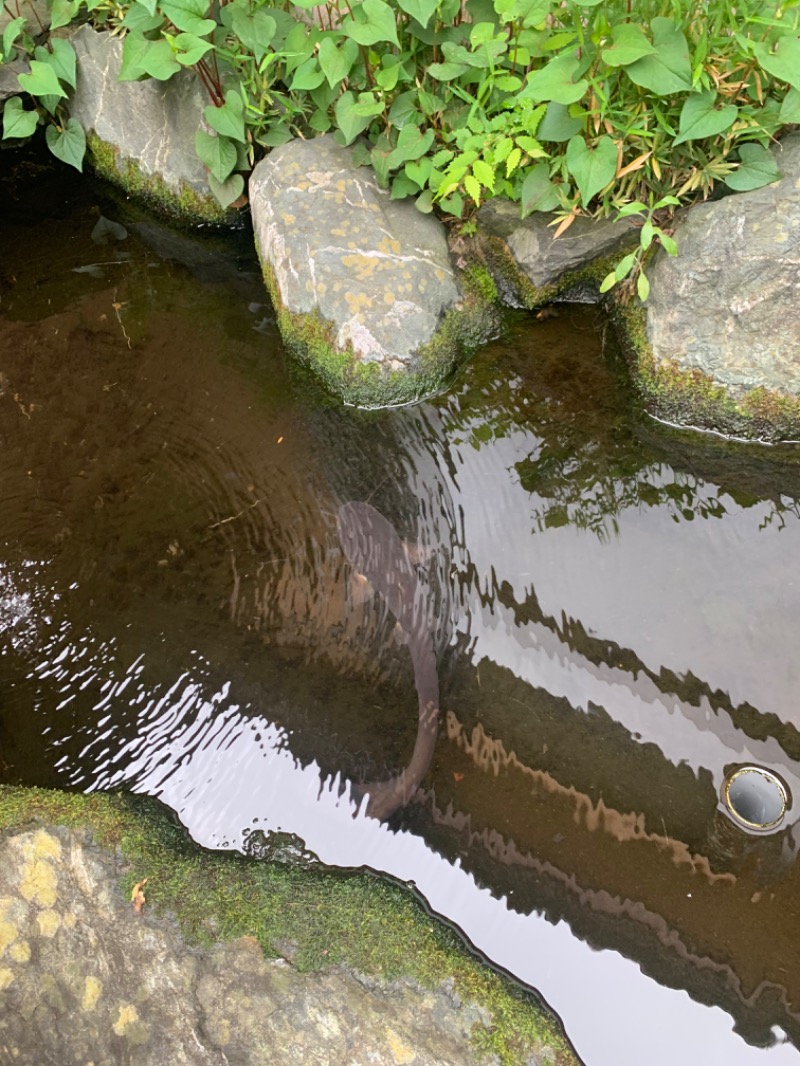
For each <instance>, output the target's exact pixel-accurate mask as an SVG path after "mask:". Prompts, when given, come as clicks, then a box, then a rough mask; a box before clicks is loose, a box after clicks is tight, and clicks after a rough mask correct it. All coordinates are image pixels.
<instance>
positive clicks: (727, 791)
mask: <svg viewBox="0 0 800 1066" xmlns="http://www.w3.org/2000/svg"><path fill="white" fill-rule="evenodd" d="M722 798H723V800H724V801H725V806H726V807H727V808H728V811H729V812H730V814H732V815H733V817H734V819H735V820H736V821H737V822H738V823H739V825H743V826H745V827H746V828H747V829H756V830H761V831H762V832H763V831H764V830H767V829H775V828H777V827H778V826H779V825H780V823H781V822H782V821H783V816H784V814H785V813H786V808H787V806H788V804H789V796H788V793H787V789H786V786H785V785H784V783H783V782H782V781H781V780H780V778H778V777H777V776H776V775H775V774H773V773H772V771H771V770H765V769H764V768H763V767H761V766H744V767H742V768H741V769H740V770H737V771H736V772H735V773H733V774H731V776H730V777H729V778H727V780H726V781H725V784H724V786H723V789H722Z"/></svg>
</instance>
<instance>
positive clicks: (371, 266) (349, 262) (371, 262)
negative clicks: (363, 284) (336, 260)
mask: <svg viewBox="0 0 800 1066" xmlns="http://www.w3.org/2000/svg"><path fill="white" fill-rule="evenodd" d="M377 262H378V261H377V259H371V258H370V257H369V256H368V255H360V254H355V255H343V256H342V266H343V267H345V268H346V269H347V270H351V271H352V272H353V273H354V274H355V276H356V277H357V278H358V280H359V281H364V280H365V279H367V278H371V277H372V275H373V274H374V273H375V267H376V265H377Z"/></svg>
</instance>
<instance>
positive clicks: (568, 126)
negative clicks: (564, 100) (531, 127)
mask: <svg viewBox="0 0 800 1066" xmlns="http://www.w3.org/2000/svg"><path fill="white" fill-rule="evenodd" d="M583 122H584V120H583V118H573V117H572V116H571V115H570V113H569V109H568V108H567V106H566V104H559V103H556V101H555V100H551V101H550V103H549V104H548V105H547V110H546V111H545V113H544V118H543V119H542V121H541V122H540V123H539V129H538V130H537V134H538V136H539V140H541V141H552V142H553V143H554V144H561V143H563V142H564V141H568V140H569V139H570V137H574V136H575V134H576V133H580V132H581V131H582V130H583Z"/></svg>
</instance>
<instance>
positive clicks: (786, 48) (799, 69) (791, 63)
mask: <svg viewBox="0 0 800 1066" xmlns="http://www.w3.org/2000/svg"><path fill="white" fill-rule="evenodd" d="M751 47H752V49H753V54H754V55H755V57H756V59H757V60H758V62H759V63H760V64H761V66H762V67H763V69H764V70H766V72H767V73H768V74H771V75H772V76H773V78H777V79H778V81H786V82H788V83H789V85H791V86H792V88H793V89H800V37H789V36H788V35H787V36H785V37H781V38H780V39H779V41H778V43H777V45H776V47H775V51H774V52H771V51H770V49H769V45H767V44H763V43H761V42H754V43H753V44H752V45H751Z"/></svg>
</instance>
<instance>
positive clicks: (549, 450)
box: [0, 164, 800, 1066]
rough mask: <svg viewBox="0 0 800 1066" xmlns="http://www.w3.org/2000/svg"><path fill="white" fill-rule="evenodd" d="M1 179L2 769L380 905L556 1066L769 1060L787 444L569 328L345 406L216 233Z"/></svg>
mask: <svg viewBox="0 0 800 1066" xmlns="http://www.w3.org/2000/svg"><path fill="white" fill-rule="evenodd" d="M31 166H33V164H31ZM3 182H4V186H3V187H4V194H5V205H4V208H3V214H2V215H1V216H0V227H1V232H2V241H3V248H4V256H3V263H2V277H0V286H1V287H0V504H1V506H0V546H1V547H0V782H7V783H14V784H17V783H19V784H37V785H47V786H54V787H59V788H70V789H76V790H99V789H121V790H128V791H133V792H139V793H146V794H149V795H153V796H157V797H160V798H161V799H162V800H163V801H164V802H165V803H167V804H168V805H169V806H170V807H171V808H173V809H174V810H175V811H176V813H177V814H178V816H179V817H180V819H181V820H182V822H183V823H184V824H185V825H186V827H187V829H188V830H189V832H190V833H191V835H192V836H193V837H194V838H195V839H196V840H197V841H198V842H200V843H201V844H203V845H206V846H208V847H211V848H228V849H239V850H241V851H243V852H245V853H249V854H251V855H253V856H254V857H258V856H259V855H263V854H267V853H268V852H269V846H270V834H271V833H273V832H275V831H281V832H284V833H292V834H296V835H297V836H298V837H299V838H301V839H302V841H303V842H304V844H305V846H306V847H307V848H308V849H309V850H310V851H312V852H314V853H316V854H317V855H318V856H319V858H320V859H322V860H323V861H324V862H327V863H330V864H333V865H339V866H345V867H350V866H362V865H366V866H368V867H371V868H373V869H375V870H378V871H382V872H386V873H388V874H391V875H392V876H394V877H397V878H400V879H401V880H404V881H412V882H414V883H415V885H416V887H417V889H418V891H419V892H420V893H421V894H422V896H424V898H425V899H426V900H427V901H428V903H429V904H430V906H431V907H432V908H433V909H434V910H435V911H437V912H438V913H440V914H442V915H443V916H444V917H445V918H446V919H447V920H449V921H450V922H452V923H453V924H455V925H457V926H458V927H459V928H460V929H461V930H462V931H463V932H464V934H465V936H466V937H467V938H468V939H469V940H470V941H471V943H472V944H473V945H475V947H477V948H478V949H479V950H480V951H481V952H483V953H484V954H485V955H486V957H487V958H488V959H489V960H491V961H492V962H493V963H494V964H496V965H499V966H501V967H503V968H505V969H506V970H508V971H509V972H510V973H512V974H513V975H514V976H515V977H517V978H518V979H519V980H520V981H522V982H525V983H526V984H529V985H531V986H533V987H534V988H536V989H537V990H539V992H540V993H541V995H542V996H543V997H544V999H545V1000H546V1001H547V1003H548V1004H549V1005H550V1006H551V1007H552V1008H553V1009H554V1010H556V1011H557V1012H558V1014H559V1015H560V1016H561V1018H562V1019H563V1021H564V1024H565V1027H566V1030H567V1033H568V1035H569V1037H570V1039H571V1040H572V1042H573V1043H574V1045H575V1047H576V1049H577V1051H578V1053H579V1055H580V1056H581V1058H582V1059H583V1060H584V1061H585V1062H586V1063H587V1064H588V1066H644V1064H647V1066H662V1064H663V1066H668V1064H669V1066H674V1064H675V1063H677V1062H680V1063H687V1064H697V1066H707V1064H713V1063H717V1062H719V1063H722V1062H724V1063H726V1064H728V1066H731V1064H733V1066H738V1064H742V1066H750V1064H756V1066H757V1064H760V1063H764V1064H765V1066H782V1064H784V1063H798V1062H800V1053H799V1052H798V1050H797V1049H798V1046H800V965H798V957H797V956H798V949H797V945H798V943H800V873H798V863H797V853H798V845H800V731H798V725H799V724H800V712H799V711H798V702H797V693H798V691H800V660H799V659H798V657H797V654H796V633H797V631H798V624H800V586H799V584H798V579H797V577H796V574H797V561H798V559H799V558H800V521H799V520H798V517H799V515H800V511H799V510H798V500H799V499H800V466H798V455H797V453H793V452H792V451H784V452H778V451H775V450H761V451H749V452H744V451H742V450H735V451H730V450H729V449H726V448H725V447H724V446H722V445H721V444H720V443H719V442H716V441H713V440H710V439H702V438H698V439H687V438H685V437H679V436H673V435H667V434H666V433H665V432H663V431H662V430H661V429H660V428H658V427H656V426H653V425H652V424H649V423H648V422H647V421H646V420H644V419H642V418H640V417H638V416H637V414H636V404H635V399H634V398H633V397H632V396H631V395H630V394H629V392H628V389H627V386H626V384H625V376H624V371H623V367H622V366H621V364H620V362H619V360H618V357H617V356H616V355H615V353H614V351H613V348H612V346H611V342H610V338H609V337H608V336H607V331H606V326H605V323H604V321H603V319H602V317H601V316H600V314H599V312H598V311H597V310H595V309H593V308H575V307H572V308H566V307H564V308H560V309H558V310H557V313H556V315H555V316H554V317H548V318H545V319H542V320H539V319H537V318H535V317H534V316H528V315H509V318H508V321H507V323H506V326H505V329H504V332H503V335H502V336H501V337H500V338H499V339H498V340H497V341H496V342H494V343H493V344H491V345H488V346H487V347H486V348H485V349H484V350H482V351H481V352H480V353H478V354H477V355H476V356H475V357H474V358H473V359H472V361H471V362H470V363H469V365H468V366H467V367H466V368H465V369H464V371H463V372H462V374H461V375H460V376H459V378H458V379H457V380H456V381H455V382H454V383H453V385H452V387H451V389H450V390H449V392H448V393H447V394H446V395H443V396H441V397H438V398H437V399H435V400H432V401H430V402H428V403H423V404H420V405H419V406H417V407H414V408H407V409H403V410H397V411H391V412H370V413H367V412H360V411H354V410H344V409H341V408H339V407H337V406H335V405H333V404H332V403H331V402H330V401H329V400H328V399H327V398H326V397H325V396H324V395H322V394H321V393H319V392H318V390H317V389H316V388H315V387H314V385H313V384H312V383H311V382H309V381H308V380H307V379H306V378H305V377H304V375H303V374H301V373H300V372H298V371H297V370H296V369H295V368H293V366H292V364H291V363H290V362H289V361H288V359H287V357H286V356H285V354H284V351H283V349H282V347H281V344H280V341H279V338H278V334H277V330H276V328H275V323H274V318H273V314H272V311H271V309H270V307H269V306H268V303H267V300H266V297H265V295H264V289H263V285H262V283H261V279H260V276H259V270H258V264H257V261H256V258H255V255H254V253H253V251H252V242H251V238H250V235H249V234H248V233H247V232H246V231H243V232H241V233H228V234H213V233H212V234H206V235H203V234H188V233H181V232H177V231H173V230H170V229H169V228H168V227H166V226H163V225H162V224H160V223H158V222H156V221H155V220H154V219H152V218H150V217H147V216H145V215H141V214H138V213H137V212H136V211H135V210H134V209H133V208H132V207H131V206H130V205H127V204H124V203H121V202H118V201H115V200H114V199H113V198H112V197H111V195H110V193H109V192H108V191H107V190H105V189H104V188H103V187H102V186H97V185H92V184H89V183H88V182H86V181H77V180H76V181H75V182H74V183H73V184H72V185H71V186H69V185H68V179H67V176H65V175H64V173H63V171H61V170H54V169H53V168H52V166H51V165H50V164H47V165H41V164H36V167H35V172H31V174H30V175H29V176H28V178H25V179H24V180H23V178H21V177H20V174H19V171H15V173H14V174H10V173H7V174H5V176H4V177H3ZM65 188H66V189H67V196H66V199H65ZM375 516H377V517H375ZM436 703H438V707H437V706H435V704H436ZM429 705H433V712H432V716H430V715H429V717H428V719H427V720H426V721H427V725H426V726H425V728H423V711H424V709H425V707H427V706H429ZM437 712H438V713H437ZM754 774H755V776H753V775H754ZM381 786H387V787H384V788H383V790H381ZM389 793H391V794H389ZM379 795H380V796H381V797H382V800H383V801H385V805H384V806H383V807H382V808H381V810H380V812H379V813H380V814H381V817H382V820H378V818H375V817H369V814H368V812H369V810H370V808H369V803H370V799H372V800H373V802H376V801H375V797H376V796H379ZM387 796H388V799H387ZM375 810H376V808H373V810H372V812H371V813H375Z"/></svg>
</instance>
